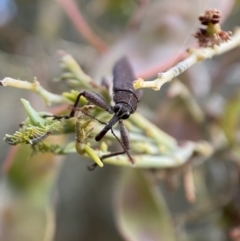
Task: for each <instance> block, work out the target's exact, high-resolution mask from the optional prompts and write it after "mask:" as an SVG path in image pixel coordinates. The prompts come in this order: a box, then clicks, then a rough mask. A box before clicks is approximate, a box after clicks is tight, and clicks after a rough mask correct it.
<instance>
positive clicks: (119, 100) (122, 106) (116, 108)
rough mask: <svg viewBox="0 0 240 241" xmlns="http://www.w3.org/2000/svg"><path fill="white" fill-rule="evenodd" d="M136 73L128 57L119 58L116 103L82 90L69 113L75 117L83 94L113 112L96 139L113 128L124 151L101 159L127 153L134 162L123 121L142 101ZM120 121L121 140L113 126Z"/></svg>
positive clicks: (99, 139) (114, 76) (115, 74)
mask: <svg viewBox="0 0 240 241" xmlns="http://www.w3.org/2000/svg"><path fill="white" fill-rule="evenodd" d="M133 81H134V74H133V70H132V68H131V65H130V63H129V61H128V59H127V58H126V57H123V58H121V59H120V60H118V61H117V62H116V63H115V65H114V67H113V98H112V99H113V101H114V103H115V104H114V105H109V104H108V103H107V102H106V101H105V100H104V98H103V97H102V96H101V95H99V94H97V93H93V92H90V91H88V90H84V91H82V92H80V93H79V94H78V96H77V98H76V100H75V102H74V105H73V107H72V110H71V112H70V114H69V118H71V117H74V115H75V112H76V110H77V106H78V104H79V100H80V98H81V96H83V97H85V98H86V99H87V100H88V101H89V102H91V103H92V104H94V105H96V106H98V107H100V108H102V109H104V110H105V111H107V112H108V113H110V114H113V117H112V118H111V120H110V121H109V122H108V123H107V124H106V125H105V127H104V128H103V129H102V130H101V131H100V132H99V133H98V134H97V135H96V136H95V140H96V141H101V140H102V138H103V137H104V136H105V135H106V133H107V132H108V131H109V130H111V132H112V133H113V135H114V136H115V137H116V138H117V140H118V141H119V143H120V144H121V146H122V148H123V151H119V152H113V153H110V154H107V155H103V156H102V157H101V160H103V159H106V158H109V157H113V156H117V155H121V154H125V153H126V154H127V155H128V157H129V160H130V161H131V162H132V163H134V160H133V158H132V157H131V155H130V153H129V150H130V146H129V136H128V131H127V129H126V127H125V125H124V123H123V120H126V119H128V118H129V116H130V115H131V114H133V113H134V112H135V111H136V109H137V104H138V102H139V101H140V91H139V90H135V89H134V88H133ZM117 122H118V123H119V127H120V135H121V140H119V138H118V137H117V136H116V135H115V134H114V132H113V130H112V127H113V126H114V125H115V124H116V123H117Z"/></svg>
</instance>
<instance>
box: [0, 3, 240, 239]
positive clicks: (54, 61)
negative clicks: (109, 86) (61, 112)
mask: <svg viewBox="0 0 240 241" xmlns="http://www.w3.org/2000/svg"><path fill="white" fill-rule="evenodd" d="M211 8H217V9H218V10H220V11H221V12H222V21H221V26H222V29H224V30H227V31H229V30H230V31H232V30H233V29H234V27H236V26H239V22H240V18H239V16H240V5H239V1H234V0H192V1H187V0H115V1H111V0H68V1H67V0H51V1H49V0H0V79H3V78H4V77H12V78H15V79H21V80H28V81H32V80H33V79H34V77H37V79H38V81H39V82H40V83H41V85H42V86H43V87H44V88H46V89H47V90H49V91H51V92H53V93H58V94H60V93H62V91H64V86H63V85H62V84H61V83H58V82H57V81H56V80H58V78H59V76H60V75H61V73H62V72H61V67H60V66H59V55H58V51H59V50H63V51H65V52H67V53H69V54H71V55H72V56H73V57H74V59H76V61H77V62H78V63H79V64H80V65H81V67H82V68H83V69H84V71H85V72H86V73H88V74H89V75H90V76H92V77H93V79H94V80H95V81H96V82H99V81H100V80H101V78H102V76H107V77H109V79H111V68H112V66H113V64H114V62H115V61H116V60H117V59H119V58H120V57H122V56H123V55H127V56H128V57H129V59H130V61H131V64H132V65H133V68H134V71H135V73H136V76H137V77H143V78H146V79H151V78H155V77H156V75H157V73H158V72H160V71H165V70H166V69H168V68H170V67H171V66H173V65H174V64H175V63H176V62H177V61H179V60H181V59H182V58H184V56H185V49H187V48H188V47H190V46H192V47H193V46H197V42H196V40H195V39H194V38H193V36H192V35H193V34H194V33H195V32H196V31H197V29H198V28H199V27H200V25H199V22H198V17H199V15H200V14H202V13H204V12H205V10H207V9H211ZM239 56H240V49H234V50H232V51H230V52H228V53H226V54H224V55H222V56H218V57H215V58H214V59H211V60H206V61H204V62H203V63H200V64H197V65H195V66H193V67H192V68H190V69H189V70H188V71H186V72H185V73H184V74H182V75H181V76H180V77H179V78H180V80H181V81H182V82H183V83H184V84H185V85H186V86H187V87H188V89H189V90H190V92H191V93H192V95H193V96H194V97H195V98H196V100H197V103H198V104H199V106H200V107H201V108H202V110H203V112H204V114H205V117H206V120H205V122H204V123H201V124H199V123H197V122H196V121H194V119H193V118H192V117H191V116H190V115H189V113H188V112H187V111H186V108H185V106H184V104H183V103H182V102H181V101H180V100H179V99H178V98H171V96H170V95H169V89H170V87H171V86H170V85H166V86H164V88H163V89H161V91H159V92H154V91H152V90H144V95H143V97H142V99H141V103H140V107H139V112H141V113H142V114H143V115H144V116H146V117H148V119H149V120H151V121H152V122H153V123H155V124H156V125H157V126H159V127H160V128H161V129H163V130H164V131H166V132H167V133H168V134H170V135H172V136H173V137H175V138H176V139H177V140H179V141H180V140H192V141H197V140H200V139H204V140H207V141H208V140H210V139H211V138H210V133H212V131H214V128H215V127H216V126H217V127H218V128H219V127H220V126H221V127H222V128H223V129H224V130H228V131H229V132H228V133H227V134H229V135H228V136H230V141H229V143H230V144H229V145H225V146H224V147H222V148H219V150H218V151H216V153H214V155H213V156H212V157H211V158H210V159H208V160H206V161H204V162H201V163H197V165H192V166H190V168H191V169H193V176H194V181H195V189H196V200H195V202H193V200H189V199H188V197H187V195H186V184H184V182H186V178H185V176H184V173H185V172H186V168H189V166H187V167H186V166H184V167H183V168H181V167H180V168H171V169H168V170H141V171H140V170H136V169H131V170H130V168H122V167H114V166H110V165H109V166H108V165H106V166H105V167H104V168H102V169H101V170H100V169H97V170H95V171H94V172H89V171H88V170H87V168H86V166H87V165H88V164H89V160H86V159H83V158H82V157H80V156H79V155H77V154H71V155H68V156H65V157H59V156H58V157H54V156H52V155H50V154H44V155H43V154H40V155H38V156H33V157H31V150H30V149H29V147H27V146H24V147H21V148H15V147H14V148H11V147H10V146H8V145H7V144H6V143H4V142H3V141H1V142H0V150H1V151H0V157H1V158H0V160H1V183H0V240H1V241H11V240H12V241H21V240H24V241H28V240H29V241H35V240H36V241H37V240H44V241H49V240H54V241H65V240H71V241H77V240H84V241H92V240H94V241H98V240H99V241H100V240H101V241H103V240H104V241H106V240H114V241H118V240H119V241H120V240H138V241H141V240H142V241H145V240H146V241H152V240H164V241H168V240H177V241H178V240H180V241H181V240H184V241H186V240H190V241H195V240H196V241H205V240H212V241H215V240H218V241H221V240H222V241H227V240H232V241H237V240H240V226H239V225H240V205H239V197H240V196H239V194H240V193H239V191H240V190H239V170H240V169H239V157H240V155H239V130H240V129H239V125H240V121H239V116H240V114H239V113H240V107H239V104H238V103H240V96H239V95H240V91H239V88H240V80H239V76H240V73H239V71H240V66H239V60H240V57H239ZM20 98H24V99H27V100H29V101H30V102H31V104H32V106H33V107H34V109H35V110H39V111H43V110H50V107H46V106H45V104H44V103H43V101H42V99H41V98H40V97H39V96H37V95H36V94H34V93H32V92H29V91H26V90H21V89H15V88H10V87H6V88H4V87H1V88H0V103H1V104H0V111H1V118H0V123H1V125H0V137H1V138H3V137H4V136H5V134H7V133H8V134H12V133H13V132H15V131H16V130H17V129H18V128H19V124H20V123H21V122H22V121H23V120H25V118H26V113H25V111H24V108H23V107H22V104H21V102H20ZM226 114H227V115H226ZM228 116H229V119H228V118H227V117H228ZM220 123H223V125H221V124H220ZM210 130H211V131H210ZM233 133H234V135H235V134H238V138H236V139H233V138H232V139H231V137H232V134H233ZM61 138H62V137H61ZM61 138H60V141H61ZM63 138H64V137H63ZM70 138H74V136H72V137H70ZM62 141H63V140H62ZM133 191H134V194H135V195H133V196H132V195H131V194H132V193H133ZM129 220H131V222H130V221H129ZM148 225H149V226H148Z"/></svg>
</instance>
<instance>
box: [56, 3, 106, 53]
mask: <svg viewBox="0 0 240 241" xmlns="http://www.w3.org/2000/svg"><path fill="white" fill-rule="evenodd" d="M56 2H57V3H58V4H59V5H60V6H61V7H62V8H63V10H64V11H65V13H66V14H67V16H68V17H69V19H70V20H71V21H72V23H73V25H74V27H75V28H76V29H77V31H78V32H79V33H80V34H81V36H82V37H83V38H84V39H85V40H86V41H87V42H88V43H89V44H90V45H92V46H93V47H94V48H95V49H97V50H98V52H99V53H104V52H105V51H106V50H107V45H106V44H105V43H104V42H103V41H102V40H101V39H100V38H99V37H98V36H97V35H96V34H95V33H94V32H93V31H92V29H91V28H90V27H89V25H88V24H87V22H86V21H85V19H84V18H83V16H82V14H81V12H80V10H79V9H78V8H77V6H76V4H75V2H74V1H73V0H68V1H66V0H56Z"/></svg>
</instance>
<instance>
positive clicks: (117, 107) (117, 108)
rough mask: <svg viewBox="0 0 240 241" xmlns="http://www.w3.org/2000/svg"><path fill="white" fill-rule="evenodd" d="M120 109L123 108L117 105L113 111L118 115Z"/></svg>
mask: <svg viewBox="0 0 240 241" xmlns="http://www.w3.org/2000/svg"><path fill="white" fill-rule="evenodd" d="M120 108H121V106H120V105H115V106H114V107H113V111H114V112H115V113H117V112H118V111H119V110H120Z"/></svg>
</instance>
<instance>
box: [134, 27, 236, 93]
mask: <svg viewBox="0 0 240 241" xmlns="http://www.w3.org/2000/svg"><path fill="white" fill-rule="evenodd" d="M239 45H240V28H238V29H236V31H235V34H234V35H233V36H232V39H231V40H230V41H228V42H226V43H222V44H221V45H220V46H216V45H215V46H214V47H213V48H200V49H189V50H188V53H189V57H187V58H186V59H185V60H183V61H182V62H180V63H178V64H177V65H175V66H174V67H173V68H171V69H169V70H168V71H166V72H165V73H159V74H158V78H157V79H155V80H153V81H144V80H143V79H141V78H139V79H138V80H135V81H134V84H133V85H134V88H135V89H139V88H152V89H154V90H160V88H161V87H162V85H163V84H165V83H166V82H169V81H171V80H172V79H173V78H175V77H176V76H178V75H180V74H181V73H183V72H184V71H185V70H187V69H188V68H190V67H191V66H192V65H194V64H196V63H198V62H201V61H203V60H205V59H210V58H212V57H213V56H216V55H220V54H223V53H225V52H227V51H229V50H231V49H233V48H236V47H238V46H239Z"/></svg>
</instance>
